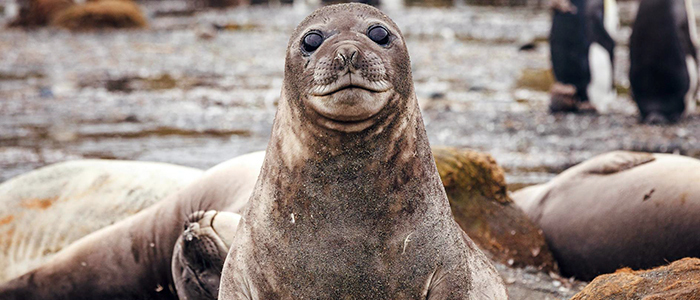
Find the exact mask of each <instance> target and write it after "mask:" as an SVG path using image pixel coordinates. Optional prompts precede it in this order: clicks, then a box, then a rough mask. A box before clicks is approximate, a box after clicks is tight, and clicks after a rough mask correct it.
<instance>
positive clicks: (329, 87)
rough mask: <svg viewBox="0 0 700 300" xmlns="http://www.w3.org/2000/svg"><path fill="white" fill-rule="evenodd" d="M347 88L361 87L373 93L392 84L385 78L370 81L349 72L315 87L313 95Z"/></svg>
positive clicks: (317, 95)
mask: <svg viewBox="0 0 700 300" xmlns="http://www.w3.org/2000/svg"><path fill="white" fill-rule="evenodd" d="M347 89H361V90H365V91H368V92H372V93H381V92H386V91H388V90H389V89H391V84H389V82H388V81H387V80H384V79H380V80H372V81H370V80H367V79H366V78H365V77H364V76H362V75H359V74H354V73H352V72H347V73H345V74H344V75H341V76H339V77H338V78H337V79H336V80H334V81H333V82H331V83H329V84H325V85H318V86H316V87H314V88H313V90H312V91H311V95H313V96H316V97H323V96H328V95H331V94H334V93H336V92H339V91H342V90H347Z"/></svg>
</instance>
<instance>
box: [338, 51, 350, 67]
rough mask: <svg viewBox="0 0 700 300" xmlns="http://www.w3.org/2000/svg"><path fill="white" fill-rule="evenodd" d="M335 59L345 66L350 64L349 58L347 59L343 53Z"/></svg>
mask: <svg viewBox="0 0 700 300" xmlns="http://www.w3.org/2000/svg"><path fill="white" fill-rule="evenodd" d="M335 59H337V60H338V61H340V63H341V64H342V65H343V66H344V65H346V64H347V63H348V60H347V58H345V55H343V53H341V52H338V55H336V57H335Z"/></svg>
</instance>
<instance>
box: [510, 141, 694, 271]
mask: <svg viewBox="0 0 700 300" xmlns="http://www.w3.org/2000/svg"><path fill="white" fill-rule="evenodd" d="M698 182H700V161H698V160H697V159H694V158H689V157H683V156H678V155H669V154H648V153H635V152H622V151H618V152H611V153H607V154H602V155H600V156H597V157H595V158H592V159H590V160H588V161H586V162H583V163H581V164H579V165H577V166H575V167H573V168H571V169H569V170H566V171H565V172H563V173H562V174H560V175H559V176H557V177H555V178H554V179H552V180H551V181H550V182H548V183H546V184H542V185H538V186H534V187H529V188H526V189H523V190H520V191H518V192H516V193H514V194H513V199H514V200H515V202H516V203H517V204H518V205H520V206H521V207H522V208H523V210H524V211H525V213H526V214H528V216H530V218H532V219H533V221H535V223H537V224H538V225H539V226H540V227H541V228H542V230H543V231H544V235H545V238H546V240H547V243H548V244H549V247H550V249H551V250H552V252H553V253H554V257H555V258H556V260H557V262H558V263H559V267H560V269H561V271H562V273H563V274H564V275H566V276H575V277H577V278H579V279H582V280H591V279H593V278H594V277H596V276H597V275H600V274H605V273H612V272H614V271H615V270H617V269H619V268H623V267H629V268H632V269H648V268H653V267H657V266H660V265H664V264H666V263H668V262H669V261H674V260H678V259H681V258H683V257H700V235H698V234H697V230H698V228H700V185H699V184H698Z"/></svg>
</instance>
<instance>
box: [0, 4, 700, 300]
mask: <svg viewBox="0 0 700 300" xmlns="http://www.w3.org/2000/svg"><path fill="white" fill-rule="evenodd" d="M183 8H186V5H179V6H178V5H177V3H174V2H168V3H160V4H159V3H151V4H147V5H145V10H146V11H147V13H148V15H149V21H150V28H149V29H147V30H135V31H98V32H88V33H70V32H67V31H62V30H56V29H40V30H36V31H23V30H16V29H0V182H2V181H5V180H7V179H9V178H11V177H13V176H16V175H18V174H21V173H24V172H27V171H29V170H32V169H35V168H38V167H41V166H44V165H47V164H50V163H54V162H58V161H63V160H67V159H80V158H110V159H131V160H147V161H162V162H169V163H174V164H179V165H186V166H191V167H197V168H202V169H206V168H209V167H211V166H213V165H215V164H217V163H219V162H222V161H225V160H227V159H229V158H231V157H234V156H237V155H239V154H243V153H246V152H250V151H254V150H262V149H265V147H266V144H267V139H268V138H269V135H270V128H271V125H272V119H273V116H274V113H275V109H276V104H277V101H278V100H279V91H280V88H281V84H282V76H283V65H284V52H285V49H286V44H287V40H288V38H289V35H290V34H291V32H292V30H293V29H294V27H295V26H296V24H297V23H298V22H299V21H300V20H301V19H302V18H303V17H304V16H305V15H307V14H308V13H309V12H310V11H309V10H307V9H303V8H292V7H277V8H274V7H250V8H247V9H231V10H226V11H201V12H198V13H195V14H188V13H186V11H182V9H183ZM623 9H626V11H630V10H631V11H633V7H632V8H629V7H623ZM178 11H179V12H184V13H177V12H178ZM388 14H389V15H390V16H391V17H392V18H393V19H394V20H395V21H396V23H397V24H398V25H399V26H400V27H401V29H402V31H403V33H404V35H405V37H406V40H407V43H408V48H409V52H410V55H411V59H412V67H413V76H414V81H415V88H416V93H417V95H418V98H419V101H420V103H421V107H422V109H423V117H424V119H425V124H426V126H427V131H428V135H429V138H430V141H431V143H432V144H433V145H451V146H460V147H469V148H474V149H478V150H481V151H484V152H488V153H490V154H492V155H493V156H494V157H495V158H496V159H497V161H498V162H499V163H500V164H501V165H502V166H503V167H504V168H505V169H506V171H507V180H508V182H509V184H510V187H511V189H516V188H519V187H522V186H526V185H530V184H536V183H541V182H545V181H547V180H549V179H550V178H552V177H553V176H554V175H556V174H557V173H559V172H561V171H563V170H564V169H566V168H568V167H570V166H572V165H574V164H576V163H579V162H581V161H583V160H585V159H588V158H590V157H592V156H594V155H596V154H599V153H603V152H607V151H611V150H618V149H627V150H638V151H654V152H669V153H680V154H684V155H690V156H694V157H700V141H699V140H700V130H698V129H700V128H699V127H700V116H698V114H697V113H693V114H692V115H691V116H689V117H688V118H687V119H685V120H684V121H682V122H681V123H680V124H677V125H674V126H666V127H659V126H647V125H640V124H638V122H637V116H636V114H637V112H636V107H635V106H634V103H633V102H632V101H631V100H630V98H629V96H628V95H626V94H624V93H621V94H620V95H619V97H618V102H617V103H616V105H615V106H614V108H613V110H612V112H610V113H608V114H605V115H596V114H580V115H574V114H561V115H551V114H549V113H548V111H547V104H548V95H547V93H546V92H545V91H542V89H541V88H537V86H532V85H528V84H522V80H523V78H524V77H523V76H524V75H523V74H528V73H532V72H534V73H537V72H539V73H542V70H547V69H548V68H549V65H550V63H549V58H548V57H549V55H548V53H549V48H548V45H547V43H546V37H547V34H548V30H549V21H550V17H549V14H548V12H547V11H543V10H532V9H526V8H488V7H453V8H442V9H438V8H408V9H402V10H394V11H388ZM629 18H630V17H628V19H629ZM6 21H7V18H0V22H6ZM623 23H624V22H623ZM628 23H629V22H628ZM628 36H629V28H628V27H625V28H622V30H621V32H620V34H619V37H618V40H619V42H620V44H621V45H620V46H619V47H618V49H617V53H616V54H617V55H616V60H617V61H616V67H617V69H616V72H615V77H616V81H617V85H618V86H619V90H620V91H622V92H624V91H625V90H627V89H628V85H629V83H628V80H627V79H626V73H627V69H628V63H627V60H628V55H627V49H626V46H625V44H626V42H625V40H626V38H627V37H628ZM528 43H532V44H534V45H535V48H534V49H533V50H530V51H519V48H520V47H521V46H522V45H524V44H528ZM535 79H537V80H540V79H541V78H539V79H538V78H535ZM499 269H500V271H501V273H502V274H504V278H505V280H506V282H507V283H509V285H510V287H511V293H513V292H514V291H515V293H518V295H523V296H522V297H524V298H521V299H526V298H527V299H534V298H531V297H535V296H537V297H540V298H543V299H544V298H548V297H549V298H551V299H557V298H561V299H566V298H569V297H571V296H572V295H573V294H574V293H575V292H576V291H578V290H580V287H581V284H580V283H577V282H573V283H572V282H570V281H568V280H566V279H561V278H557V277H556V276H555V277H551V276H548V275H546V274H541V273H536V272H530V271H528V270H513V269H510V268H507V267H504V266H499ZM523 286H525V287H527V288H522V287H523ZM519 287H521V288H520V290H518V289H519ZM528 293H530V294H528ZM533 293H535V294H533ZM536 293H540V294H536Z"/></svg>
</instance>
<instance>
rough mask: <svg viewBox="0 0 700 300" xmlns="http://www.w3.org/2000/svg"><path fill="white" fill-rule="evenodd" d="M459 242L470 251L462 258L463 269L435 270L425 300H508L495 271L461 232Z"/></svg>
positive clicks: (460, 267) (458, 267) (459, 267)
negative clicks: (461, 241) (462, 242)
mask: <svg viewBox="0 0 700 300" xmlns="http://www.w3.org/2000/svg"><path fill="white" fill-rule="evenodd" d="M462 240H463V241H464V243H465V244H466V246H467V248H469V251H465V253H464V255H463V256H462V258H463V259H464V261H463V262H462V265H458V266H453V267H452V268H451V269H446V268H444V267H440V266H438V267H437V268H436V270H435V272H434V273H433V275H432V277H431V278H430V279H429V280H428V285H427V296H426V299H427V300H463V299H470V300H471V299H474V300H507V299H508V293H507V292H506V289H505V285H504V284H503V280H502V279H501V276H500V275H499V274H498V271H496V268H494V267H493V265H492V264H491V262H490V260H489V259H488V258H487V257H486V255H484V253H483V252H481V250H480V249H479V248H478V247H477V246H476V244H475V243H474V242H473V241H472V240H471V239H470V238H469V236H467V234H466V233H464V232H462ZM462 268H464V269H468V270H467V272H464V270H463V269H462ZM465 275H466V276H465Z"/></svg>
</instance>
